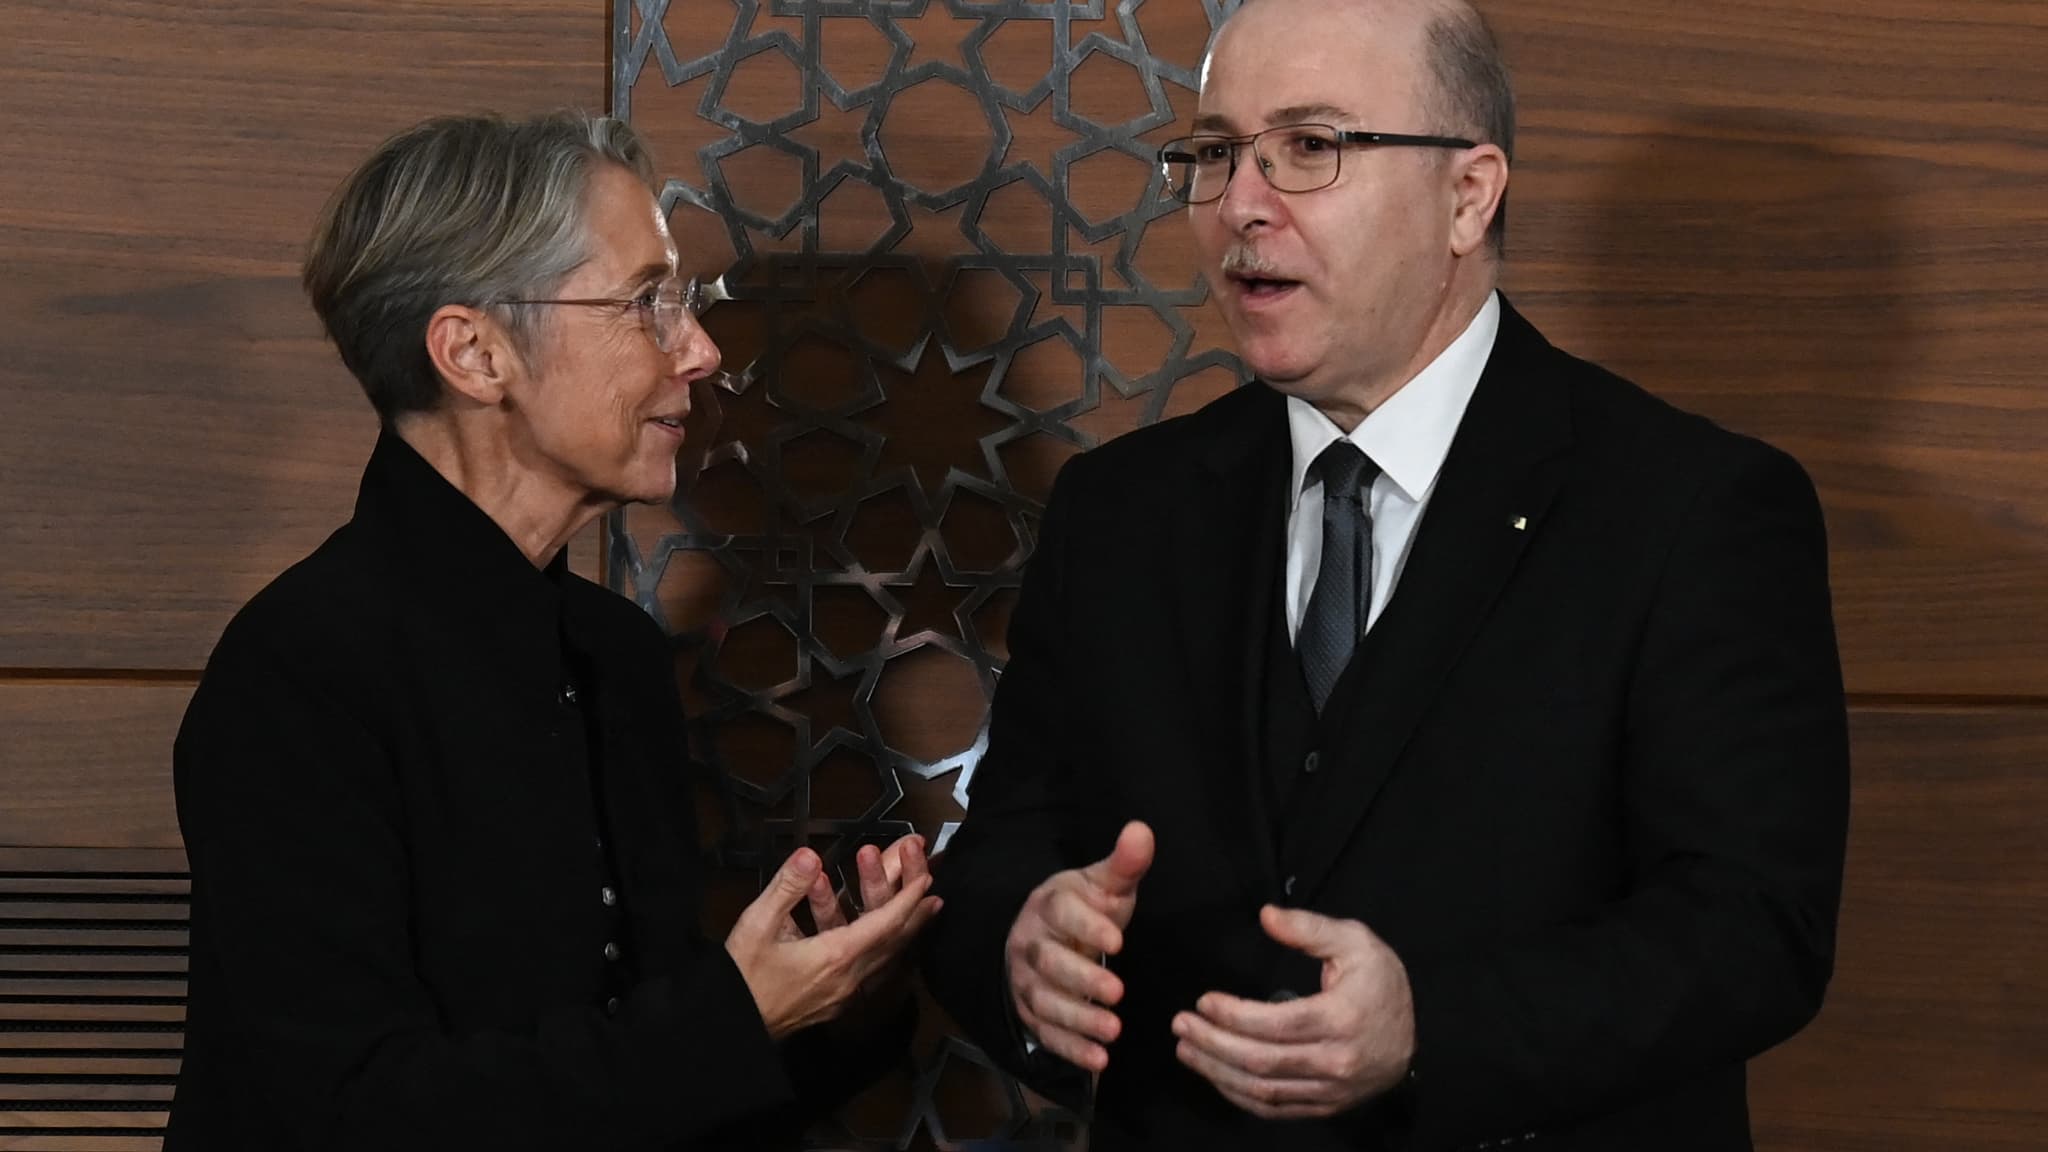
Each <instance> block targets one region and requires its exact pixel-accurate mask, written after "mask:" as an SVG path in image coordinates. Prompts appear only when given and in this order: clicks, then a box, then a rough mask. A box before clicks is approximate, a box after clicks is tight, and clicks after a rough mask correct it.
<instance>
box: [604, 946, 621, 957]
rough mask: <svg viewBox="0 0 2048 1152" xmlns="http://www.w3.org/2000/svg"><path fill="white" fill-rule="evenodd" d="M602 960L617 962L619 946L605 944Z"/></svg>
mask: <svg viewBox="0 0 2048 1152" xmlns="http://www.w3.org/2000/svg"><path fill="white" fill-rule="evenodd" d="M604 958H605V959H607V960H617V959H618V958H619V946H618V945H617V944H615V943H611V942H607V943H606V944H605V946H604Z"/></svg>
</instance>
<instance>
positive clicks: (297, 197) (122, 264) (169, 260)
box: [0, 0, 608, 669]
mask: <svg viewBox="0 0 2048 1152" xmlns="http://www.w3.org/2000/svg"><path fill="white" fill-rule="evenodd" d="M607 16H608V13H607V11H606V6H605V5H603V4H598V3H591V2H589V0H505V2H501V3H494V4H491V5H489V6H488V7H487V8H480V7H479V6H477V5H475V4H470V3H462V2H457V0H400V2H393V3H384V4H375V5H360V4H340V3H324V2H317V0H316V2H312V3H305V4H290V5H282V6H280V5H247V4H238V3H228V2H225V0H212V2H203V3H191V4H171V5H167V4H144V3H104V4H86V5H81V4H76V3H70V2H68V0H0V28H4V29H5V33H4V35H0V142H4V143H0V149H4V153H0V154H4V157H5V160H4V162H0V270H4V271H0V505H4V506H5V508H6V510H7V514H6V515H5V516H4V517H0V668H10V667H11V668H47V669H74V668H93V667H108V668H135V669H196V668H198V667H199V666H200V664H201V662H202V661H203V660H204V658H205V655H206V653H207V651H208V650H209V649H210V647H211V646H212V643H213V640H214V638H215V637H216V636H217V635H218V634H219V631H220V628H221V626H222V625H223V624H224V623H225V622H226V620H227V617H228V615H229V614H230V613H231V612H232V611H233V610H234V608H235V607H237V606H238V605H240V604H241V603H242V601H244V600H245V599H247V598H248V596H249V595H250V594H251V593H253V592H254V591H255V590H256V589H257V588H258V587H260V586H261V585H262V584H263V583H264V582H265V581H266V580H268V579H269V578H270V577H271V576H272V575H274V574H276V573H277V572H278V571H279V570H281V569H282V568H284V567H285V566H286V565H288V564H289V563H291V562H292V561H293V560H296V559H297V558H298V557H300V556H302V555H304V554H305V553H306V552H307V551H309V550H310V549H311V548H313V547H314V546H315V545H317V544H318V543H319V542H320V540H321V539H322V538H323V537H324V536H325V535H326V534H327V532H328V531H330V530H331V529H332V528H334V527H335V526H336V525H338V524H339V523H340V522H341V521H342V520H344V519H346V517H347V514H348V511H349V509H350V507H351V505H352V504H353V501H354V494H355V480H356V477H357V475H358V472H359V470H360V468H361V465H362V462H363V460H364V458H365V457H366V456H367V455H368V452H369V447H370V443H371V441H372V439H373V438H374V436H375V421H374V418H373V417H372V416H371V413H370V410H369V406H368V404H367V403H366V402H365V401H364V400H363V399H362V396H361V394H360V392H359V391H358V390H357V388H356V386H355V384H354V382H353V381H352V380H351V379H350V378H349V377H348V376H347V375H346V373H345V372H344V371H343V370H342V368H341V366H340V363H339V361H338V359H337V358H336V357H335V355H334V353H333V351H332V349H331V348H329V347H327V346H326V345H325V343H324V342H323V340H322V339H321V337H320V334H319V328H318V322H317V321H316V319H315V318H314V316H313V314H312V311H311V309H310V308H309V307H308V306H307V305H306V303H305V300H304V297H303V296H302V295H301V293H300V292H299V290H298V286H297V266H298V261H299V258H300V255H301V253H302V249H303V246H304V242H305V239H306V237H307V236H308V235H310V233H311V230H312V225H313V221H314V217H315V215H316V214H317V212H318V210H319V207H320V205H321V203H322V201H323V200H324V199H325V198H326V196H327V195H328V193H329V192H330V190H331V189H332V188H333V187H334V185H335V184H337V183H338V182H339V181H340V180H341V178H342V177H343V176H344V175H345V174H346V173H347V172H348V170H349V169H350V168H351V167H352V166H353V165H354V164H355V163H356V162H357V161H358V160H360V159H361V158H362V156H363V155H364V154H365V153H366V152H367V151H368V150H369V148H370V147H372V146H373V145H374V144H375V143H376V142H377V141H378V140H380V139H382V138H383V137H385V136H387V135H390V134H391V133H393V132H395V131H398V130H400V129H402V128H404V127H406V126H408V125H409V124H411V123H412V122H413V121H415V120H417V119H420V118H422V117H424V116H427V115H431V114H436V113H446V112H459V111H471V110H477V109H482V108H490V107H497V108H499V109H501V110H504V111H508V112H517V111H533V110H538V109H542V108H546V107H551V106H555V105H564V104H574V105H580V106H583V107H586V108H591V109H596V110H601V109H602V107H603V104H604V101H605V66H604V59H605V45H606V43H607V40H606V29H607V24H606V21H607Z"/></svg>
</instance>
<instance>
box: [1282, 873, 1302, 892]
mask: <svg viewBox="0 0 2048 1152" xmlns="http://www.w3.org/2000/svg"><path fill="white" fill-rule="evenodd" d="M1296 879H1298V877H1294V876H1289V877H1288V878H1287V879H1286V881H1285V882H1284V883H1282V884H1281V885H1280V892H1281V894H1282V895H1284V896H1292V895H1294V882H1295V880H1296Z"/></svg>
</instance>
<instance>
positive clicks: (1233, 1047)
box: [1173, 1012, 1343, 1080]
mask: <svg viewBox="0 0 2048 1152" xmlns="http://www.w3.org/2000/svg"><path fill="white" fill-rule="evenodd" d="M1173 1034H1174V1035H1175V1036H1178V1037H1180V1039H1181V1041H1182V1042H1183V1043H1186V1044H1189V1045H1192V1046H1193V1047H1194V1048H1196V1049H1197V1050H1199V1051H1201V1052H1204V1053H1207V1054H1208V1055H1210V1056H1213V1057H1215V1058H1216V1059H1217V1060H1219V1061H1221V1062H1222V1063H1224V1064H1228V1065H1230V1066H1231V1067H1233V1068H1237V1069H1241V1070H1243V1071H1244V1072H1247V1073H1249V1074H1251V1075H1252V1076H1254V1077H1259V1078H1264V1079H1269V1080H1335V1079H1339V1078H1341V1073H1342V1072H1343V1069H1339V1068H1335V1067H1332V1066H1331V1064H1332V1058H1331V1056H1330V1054H1329V1053H1328V1052H1326V1051H1325V1050H1324V1049H1322V1048H1320V1047H1318V1046H1315V1045H1311V1044H1287V1043H1274V1042H1273V1041H1270V1040H1255V1039H1252V1038H1251V1037H1249V1036H1242V1035H1239V1034H1238V1033H1235V1032H1230V1031H1226V1030H1225V1029H1222V1028H1219V1027H1217V1026H1216V1025H1215V1023H1214V1022H1212V1021H1210V1020H1208V1019H1205V1018H1204V1017H1202V1016H1201V1015H1199V1014H1197V1013H1194V1012H1182V1013H1180V1014H1178V1015H1176V1016H1175V1017H1174V1018H1173Z"/></svg>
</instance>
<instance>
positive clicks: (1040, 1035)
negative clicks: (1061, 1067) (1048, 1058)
mask: <svg viewBox="0 0 2048 1152" xmlns="http://www.w3.org/2000/svg"><path fill="white" fill-rule="evenodd" d="M1027 1027H1030V1028H1031V1034H1032V1035H1033V1036H1034V1037H1036V1038H1037V1040H1038V1046H1039V1047H1040V1048H1044V1049H1047V1050H1048V1051H1050V1052H1051V1053H1052V1054H1053V1055H1055V1056H1057V1057H1059V1058H1060V1059H1062V1060H1065V1061H1066V1062H1067V1063H1069V1064H1072V1065H1075V1066H1076V1067H1080V1068H1086V1069H1087V1070H1089V1071H1090V1072H1100V1071H1102V1070H1103V1069H1104V1068H1107V1067H1109V1049H1107V1048H1104V1047H1103V1046H1102V1045H1100V1044H1097V1043H1096V1042H1094V1041H1093V1040H1090V1039H1088V1038H1087V1037H1085V1036H1082V1035H1080V1034H1079V1033H1076V1032H1069V1031H1068V1030H1067V1029H1065V1028H1060V1027H1057V1026H1055V1025H1051V1024H1047V1023H1045V1022H1044V1021H1040V1022H1039V1023H1038V1024H1037V1025H1035V1026H1030V1025H1027Z"/></svg>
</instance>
